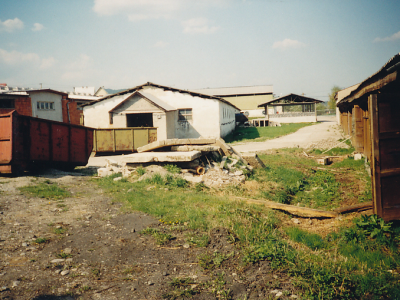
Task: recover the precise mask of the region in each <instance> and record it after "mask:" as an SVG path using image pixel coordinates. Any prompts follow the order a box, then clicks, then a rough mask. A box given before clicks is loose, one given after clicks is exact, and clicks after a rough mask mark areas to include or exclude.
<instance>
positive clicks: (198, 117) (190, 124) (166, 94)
mask: <svg viewBox="0 0 400 300" xmlns="http://www.w3.org/2000/svg"><path fill="white" fill-rule="evenodd" d="M146 93H149V94H152V95H154V96H155V97H157V98H158V99H160V100H161V101H163V102H165V103H168V104H169V105H171V106H173V107H175V108H177V109H178V110H179V109H184V108H191V109H192V120H190V121H178V114H177V113H176V115H175V120H174V123H175V125H174V127H175V134H174V137H175V138H198V137H219V136H221V135H220V134H221V129H220V122H219V103H220V101H218V100H213V99H205V98H200V97H194V96H192V95H190V94H186V93H179V92H172V91H164V90H163V89H159V88H154V87H146ZM233 118H234V117H233ZM233 120H234V119H233ZM169 126H171V125H169Z"/></svg>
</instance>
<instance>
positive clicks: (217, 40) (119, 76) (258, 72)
mask: <svg viewBox="0 0 400 300" xmlns="http://www.w3.org/2000/svg"><path fill="white" fill-rule="evenodd" d="M399 13H400V1H398V0H68V1H65V0H62V1H61V0H52V1H50V0H19V1H16V0H2V1H1V2H0V83H7V84H8V85H9V86H19V87H25V88H28V87H30V88H40V86H42V87H43V88H51V89H55V90H61V91H72V90H73V87H75V86H78V87H80V86H94V87H95V88H96V89H97V88H98V87H100V86H104V87H105V88H110V89H123V88H131V87H134V86H137V85H140V84H144V83H146V82H148V81H150V82H153V83H156V84H160V85H166V86H171V87H175V88H178V89H200V88H219V87H234V86H254V85H273V90H274V94H275V95H276V96H282V95H286V94H289V93H295V94H303V93H304V94H305V95H306V96H308V97H312V98H316V99H319V100H324V101H327V100H328V94H329V93H330V91H331V88H332V87H333V86H334V85H337V86H339V87H341V88H345V87H349V86H352V85H354V84H357V83H359V82H361V81H363V80H365V79H366V78H368V77H369V76H371V75H372V74H373V73H375V72H377V71H378V70H379V69H380V68H381V67H382V66H383V65H384V64H385V63H386V62H387V61H388V60H389V59H390V58H391V57H393V56H394V55H396V54H397V53H399V52H400V18H399Z"/></svg>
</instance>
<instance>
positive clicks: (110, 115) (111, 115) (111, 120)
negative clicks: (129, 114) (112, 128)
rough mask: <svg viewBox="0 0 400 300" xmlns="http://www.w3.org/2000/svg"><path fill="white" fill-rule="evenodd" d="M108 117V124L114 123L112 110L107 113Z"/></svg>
mask: <svg viewBox="0 0 400 300" xmlns="http://www.w3.org/2000/svg"><path fill="white" fill-rule="evenodd" d="M109 118H110V125H112V124H114V118H113V113H112V112H110V113H109ZM128 127H129V126H128Z"/></svg>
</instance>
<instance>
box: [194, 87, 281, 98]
mask: <svg viewBox="0 0 400 300" xmlns="http://www.w3.org/2000/svg"><path fill="white" fill-rule="evenodd" d="M192 91H193V92H198V93H202V94H206V95H212V96H219V97H233V96H248V95H268V94H272V93H273V92H274V88H273V85H255V86H237V87H223V88H211V89H210V88H207V89H195V90H192Z"/></svg>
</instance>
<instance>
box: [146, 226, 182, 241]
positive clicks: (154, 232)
mask: <svg viewBox="0 0 400 300" xmlns="http://www.w3.org/2000/svg"><path fill="white" fill-rule="evenodd" d="M140 233H141V234H144V235H151V236H152V237H154V239H155V240H156V243H157V245H164V244H166V243H167V242H169V241H171V240H173V239H175V237H173V236H172V235H170V234H168V233H163V232H160V230H158V229H156V228H150V227H148V228H146V229H143V230H142V231H141V232H140Z"/></svg>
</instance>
